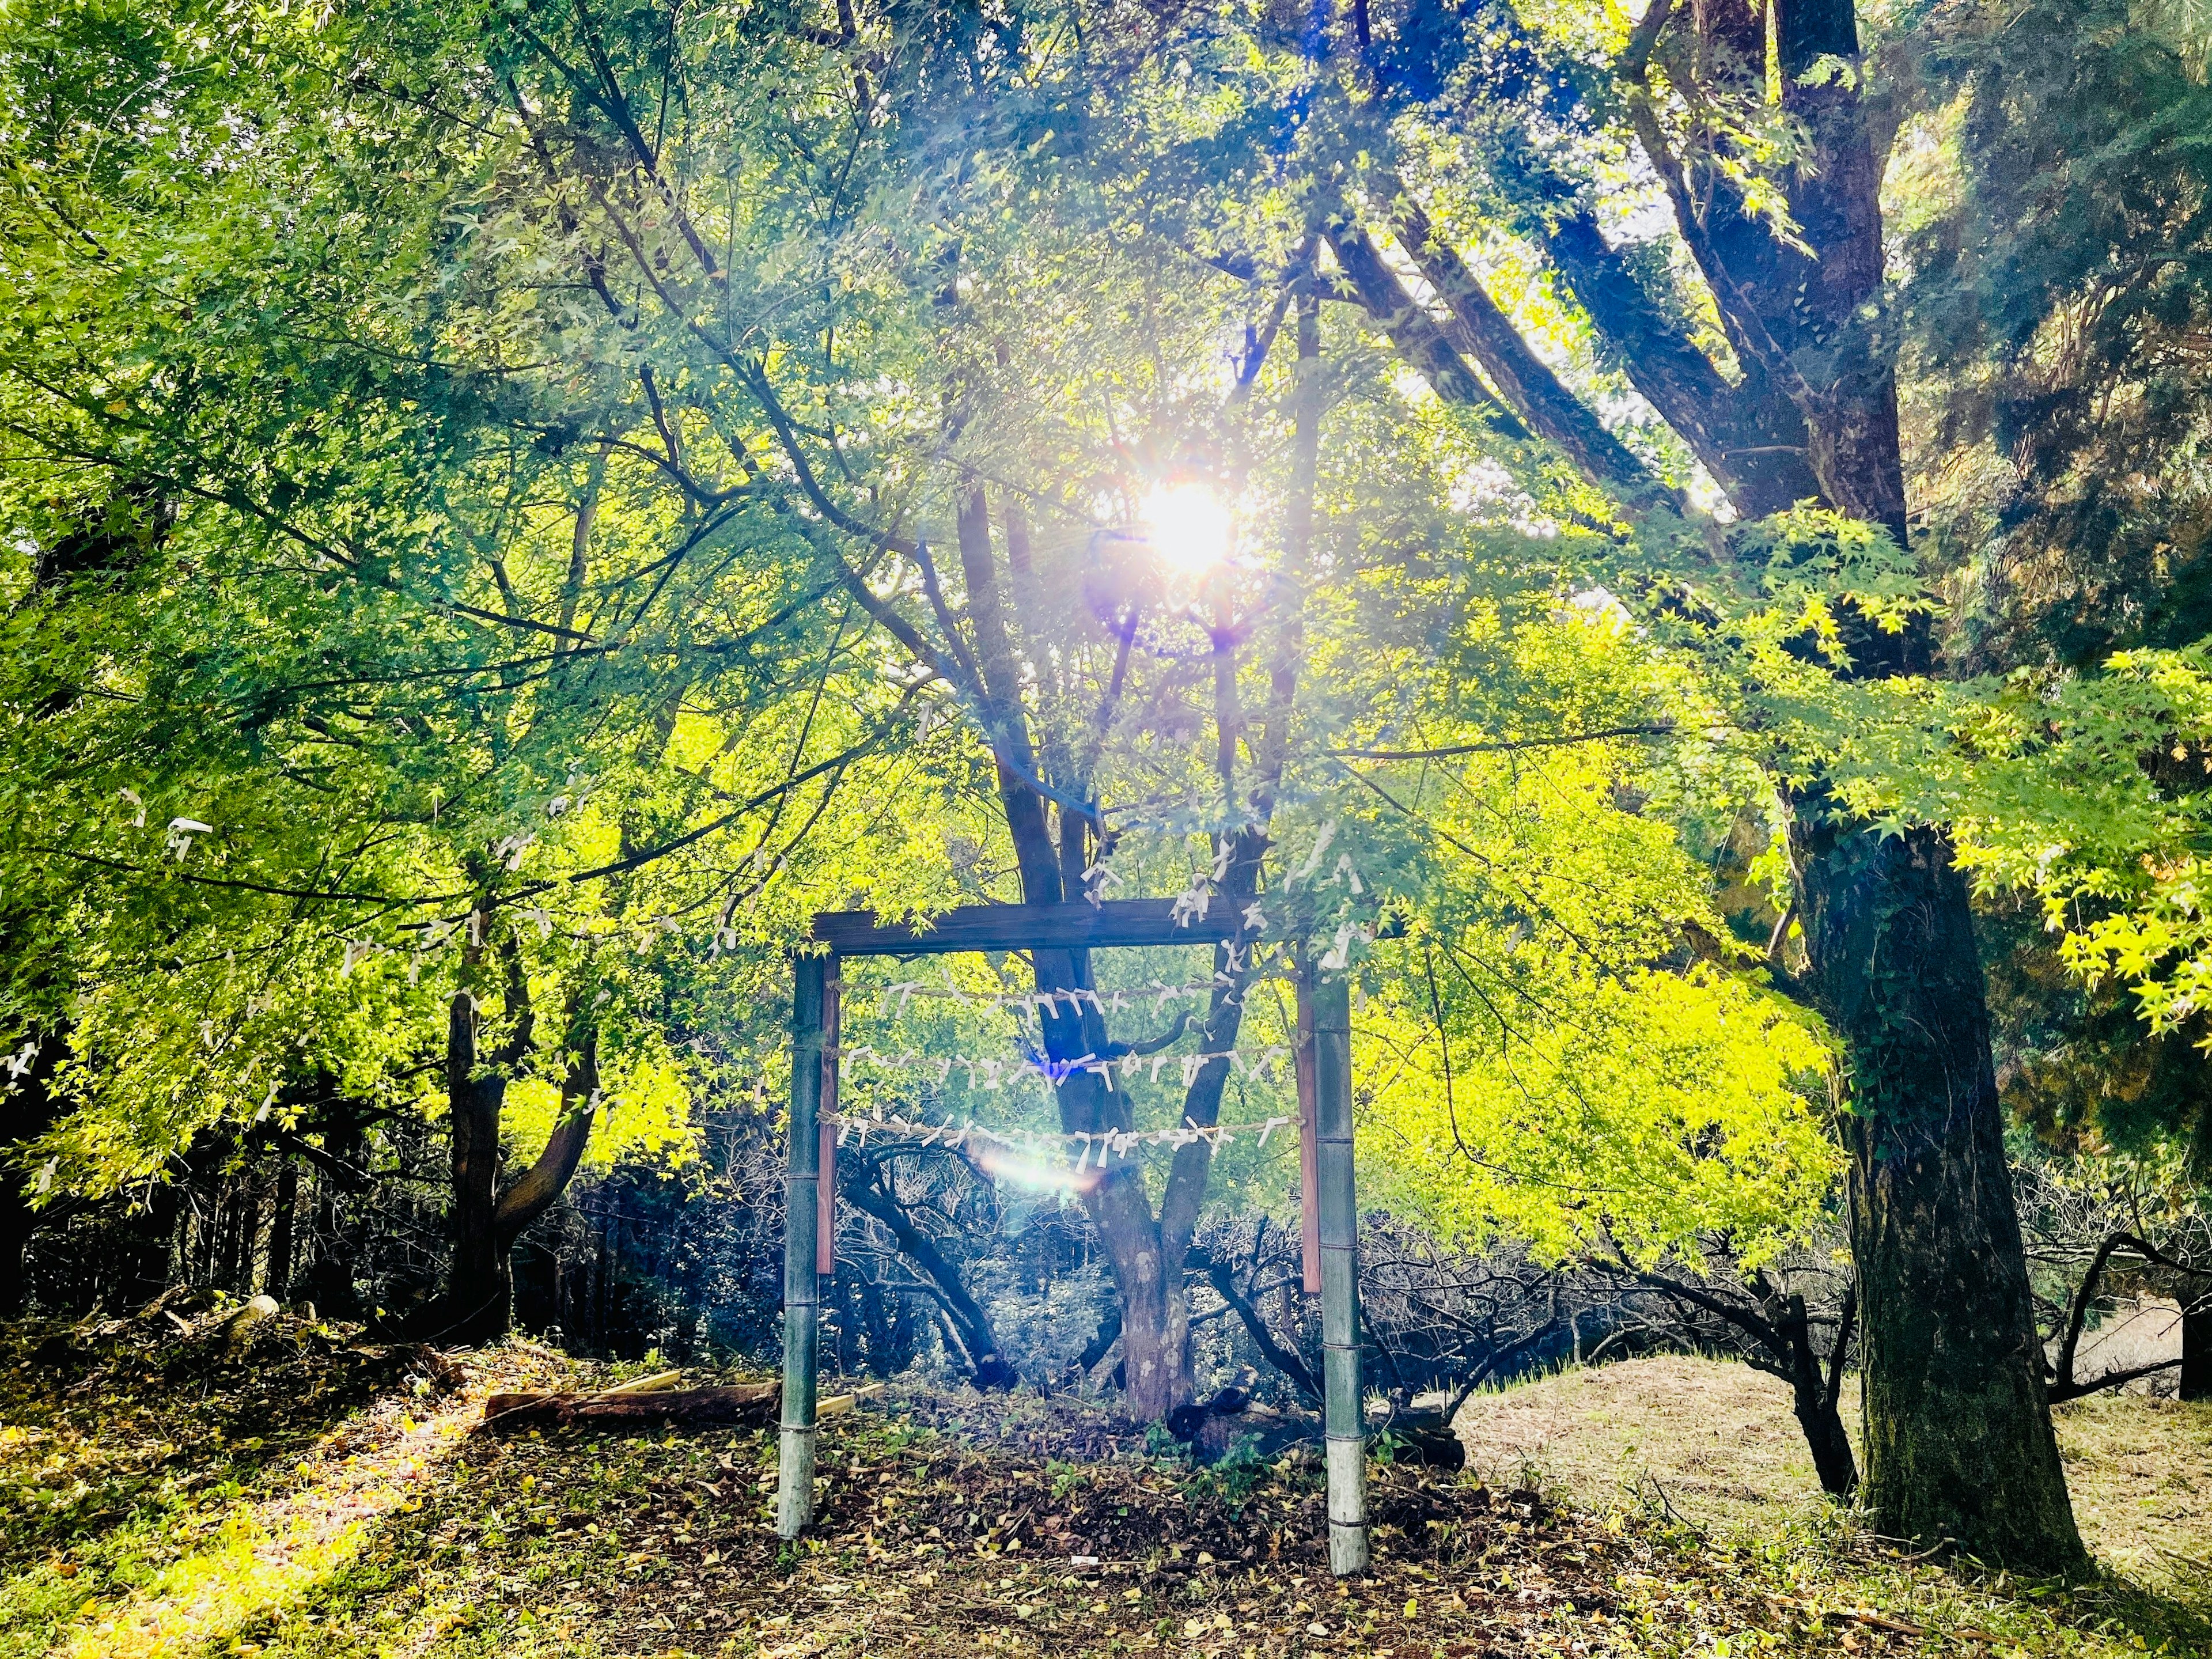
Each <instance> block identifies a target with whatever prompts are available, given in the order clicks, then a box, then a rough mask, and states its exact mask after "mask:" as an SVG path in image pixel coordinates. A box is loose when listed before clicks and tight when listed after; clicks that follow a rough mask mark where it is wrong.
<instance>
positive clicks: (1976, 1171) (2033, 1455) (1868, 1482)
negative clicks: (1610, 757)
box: [1797, 824, 2086, 1571]
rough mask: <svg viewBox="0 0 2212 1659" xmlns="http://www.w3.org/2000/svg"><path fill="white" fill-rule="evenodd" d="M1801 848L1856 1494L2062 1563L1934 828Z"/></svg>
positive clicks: (2074, 1547)
mask: <svg viewBox="0 0 2212 1659" xmlns="http://www.w3.org/2000/svg"><path fill="white" fill-rule="evenodd" d="M1797 852H1798V867H1799V871H1800V888H1799V896H1798V903H1799V914H1800V916H1801V918H1802V924H1803V927H1804V931H1805V939H1806V951H1807V955H1808V959H1809V963H1810V969H1809V974H1810V978H1811V981H1812V987H1813V989H1814V995H1815V998H1816V1000H1818V1002H1819V1003H1820V1008H1821V1012H1823V1014H1825V1015H1826V1018H1827V1019H1828V1021H1829V1023H1830V1024H1832V1026H1833V1028H1834V1029H1835V1030H1836V1033H1837V1035H1838V1036H1840V1037H1841V1038H1842V1039H1843V1042H1844V1053H1845V1055H1846V1065H1847V1067H1848V1071H1849V1079H1850V1097H1849V1101H1848V1105H1847V1109H1846V1111H1845V1115H1844V1119H1843V1128H1844V1140H1845V1144H1846V1146H1847V1148H1848V1150H1849V1152H1850V1199H1851V1206H1850V1207H1851V1243H1852V1254H1853V1255H1854V1257H1855V1258H1856V1261H1857V1276H1858V1290H1859V1318H1860V1321H1861V1336H1860V1355H1861V1375H1862V1384H1861V1386H1862V1389H1863V1394H1864V1401H1865V1419H1866V1451H1867V1467H1866V1475H1865V1486H1864V1489H1863V1493H1862V1497H1863V1501H1864V1503H1865V1505H1866V1507H1867V1508H1868V1509H1869V1510H1870V1511H1871V1512H1872V1514H1873V1515H1874V1516H1875V1524H1876V1525H1877V1526H1878V1527H1880V1528H1881V1530H1882V1531H1884V1532H1886V1533H1888V1534H1893V1535H1894V1536H1898V1537H1904V1538H1914V1539H1918V1540H1922V1541H1925V1542H1928V1543H1931V1544H1932V1543H1935V1542H1936V1541H1939V1540H1944V1539H1948V1540H1951V1541H1955V1542H1956V1543H1957V1544H1958V1545H1959V1546H1960V1547H1962V1548H1964V1549H1966V1550H1968V1551H1970V1552H1972V1553H1974V1554H1977V1555H1979V1556H1984V1557H1986V1558H1990V1559H1996V1560H2001V1561H2003V1562H2005V1563H2007V1564H2008V1565H2015V1566H2023V1567H2030V1568H2034V1569H2040V1570H2048V1571H2069V1570H2073V1569H2076V1568H2079V1567H2080V1566H2081V1565H2082V1564H2083V1562H2084V1560H2085V1559H2086V1558H2085V1557H2084V1555H2083V1553H2082V1549H2081V1538H2080V1535H2079V1534H2078V1533H2076V1531H2075V1526H2074V1516H2073V1511H2072V1510H2071V1508H2070V1507H2069V1504H2068V1500H2067V1495H2066V1479H2065V1474H2064V1471H2063V1469H2062V1468H2060V1465H2059V1461H2058V1446H2057V1439H2056V1437H2054V1436H2053V1434H2052V1432H2051V1409H2050V1402H2049V1400H2048V1398H2047V1395H2046V1393H2045V1383H2044V1377H2043V1350H2042V1344H2041V1341H2040V1340H2039V1335H2038V1333H2037V1330H2036V1325H2035V1318H2034V1310H2033V1304H2032V1303H2031V1302H2030V1300H2029V1296H2028V1285H2027V1258H2026V1255H2025V1254H2024V1252H2023V1249H2022V1246H2021V1232H2020V1219H2019V1217H2018V1215H2017V1213H2016V1212H2015V1209H2014V1205H2013V1193H2012V1179H2011V1176H2010V1173H2009V1171H2008V1169H2007V1167H2006V1163H2005V1152H2004V1125H2003V1120H2002V1115H2001V1108H2000V1107H1999V1104H1998V1101H1997V1091H1996V1079H1995V1077H1994V1075H1993V1073H1992V1071H1991V1068H1990V1036H1989V1014H1988V1012H1987V1010H1986V1007H1985V1006H1984V994H1983V984H1982V973H1981V964H1980V959H1979V957H1978V955H1977V954H1976V950H1975V944H1974V931H1973V920H1972V915H1971V913H1970V912H1969V910H1968V908H1967V902H1966V883H1965V881H1964V880H1963V879H1962V878H1960V875H1959V873H1958V872H1957V871H1956V870H1955V869H1954V868H1953V866H1952V864H1951V859H1950V851H1949V848H1948V843H1947V842H1946V841H1945V838H1944V837H1943V836H1942V833H1941V832H1940V831H1938V830H1936V829H1913V830H1910V831H1907V832H1905V834H1903V835H1895V836H1881V835H1879V834H1876V833H1874V832H1872V831H1869V830H1865V829H1859V828H1857V827H1856V826H1853V825H1849V824H1845V825H1839V826H1825V827H1821V826H1816V827H1814V828H1813V829H1811V830H1810V832H1809V833H1807V832H1805V831H1804V830H1802V829H1801V834H1800V837H1799V844H1798V848H1797Z"/></svg>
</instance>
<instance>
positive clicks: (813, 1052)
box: [775, 957, 829, 1538]
mask: <svg viewBox="0 0 2212 1659" xmlns="http://www.w3.org/2000/svg"><path fill="white" fill-rule="evenodd" d="M828 980H829V961H828V959H827V958H825V957H799V960H798V961H797V963H794V964H793V975H792V998H791V1151H790V1161H789V1164H788V1165H787V1169H786V1170H785V1174H784V1180H783V1417H782V1425H781V1426H782V1435H781V1443H780V1445H779V1448H778V1470H777V1486H776V1495H775V1532H776V1536H777V1537H779V1538H796V1537H798V1536H799V1534H800V1533H802V1532H804V1531H805V1530H806V1528H807V1527H808V1526H809V1525H810V1524H811V1523H812V1522H813V1520H814V1376H815V1365H816V1358H817V1355H816V1345H817V1341H818V1340H819V1336H820V1331H819V1327H818V1322H817V1315H818V1313H819V1310H820V1304H821V1299H822V1291H821V1283H820V1279H819V1278H818V1276H817V1259H816V1252H817V1249H819V1243H820V1241H819V1240H818V1238H817V1235H816V1225H817V1223H816V1217H817V1213H818V1209H817V1202H816V1200H817V1195H818V1194H817V1176H818V1171H819V1169H820V1164H819V1161H818V1160H819V1159H820V1158H821V1152H822V1143H821V1139H820V1137H819V1135H818V1134H817V1123H818V1121H819V1119H820V1115H821V1104H822V1080H823V1059H824V1056H823V1044H822V1026H823V1012H824V1010H823V989H824V987H825V985H826V984H827V982H828Z"/></svg>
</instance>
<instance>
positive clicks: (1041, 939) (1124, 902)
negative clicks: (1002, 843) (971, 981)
mask: <svg viewBox="0 0 2212 1659" xmlns="http://www.w3.org/2000/svg"><path fill="white" fill-rule="evenodd" d="M1242 925H1243V914H1242V913H1241V912H1240V911H1239V910H1238V909H1237V907H1236V906H1235V905H1234V904H1232V903H1231V902H1230V901H1229V900H1226V899H1216V900H1214V902H1212V905H1211V906H1210V907H1209V908H1208V913H1207V914H1206V915H1204V916H1195V917H1191V918H1189V919H1188V921H1187V922H1186V923H1185V924H1184V925H1182V926H1181V927H1178V926H1177V925H1176V916H1175V901H1174V900H1173V899H1109V900H1107V901H1106V902H1104V903H1103V904H1095V905H1094V904H1091V903H1089V902H1085V901H1084V900H1081V899H1078V900H1076V901H1074V902H1071V903H1067V904H971V905H967V906H964V907H963V908H960V909H957V910H947V911H946V912H945V914H944V915H941V916H938V917H936V918H934V919H933V920H932V921H929V922H927V923H926V924H924V925H923V927H921V928H918V929H917V928H914V927H903V926H899V925H896V924H890V923H884V922H878V921H877V920H876V918H875V916H874V915H873V914H872V912H870V911H866V910H825V911H823V913H822V914H821V915H817V916H816V917H815V918H814V931H813V933H812V934H811V938H812V939H813V940H814V942H815V943H816V944H817V945H828V946H829V948H830V950H831V951H835V952H836V954H837V955H839V956H841V957H918V956H944V955H946V954H949V953H950V952H951V951H1029V950H1043V951H1098V950H1108V949H1111V948H1113V947H1115V946H1116V945H1212V944H1215V943H1217V942H1218V941H1219V940H1222V939H1234V938H1236V937H1237V929H1238V928H1239V927H1241V926H1242Z"/></svg>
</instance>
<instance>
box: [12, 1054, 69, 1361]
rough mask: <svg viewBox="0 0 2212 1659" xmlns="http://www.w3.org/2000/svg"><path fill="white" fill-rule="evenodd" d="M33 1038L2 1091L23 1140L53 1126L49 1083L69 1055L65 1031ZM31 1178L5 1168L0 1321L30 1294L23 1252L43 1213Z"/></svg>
mask: <svg viewBox="0 0 2212 1659" xmlns="http://www.w3.org/2000/svg"><path fill="white" fill-rule="evenodd" d="M31 1036H32V1037H33V1040H34V1041H35V1042H37V1044H38V1049H37V1052H36V1053H34V1054H33V1055H32V1056H31V1063H30V1065H29V1066H28V1067H27V1069H26V1070H25V1072H24V1073H23V1075H22V1077H21V1079H20V1080H19V1081H18V1082H17V1083H16V1085H15V1087H14V1088H13V1089H12V1090H9V1091H7V1092H6V1093H5V1094H0V1103H4V1106H5V1109H6V1114H7V1115H6V1120H5V1121H6V1123H7V1134H6V1139H8V1140H9V1141H10V1142H15V1143H18V1144H20V1143H21V1142H23V1141H27V1140H30V1139H34V1138H36V1137H37V1136H40V1135H42V1134H44V1133H46V1131H47V1130H48V1129H50V1128H52V1127H53V1124H54V1119H55V1118H56V1116H57V1115H58V1105H57V1103H56V1102H55V1100H54V1097H53V1092H52V1088H51V1087H50V1085H51V1084H52V1080H53V1076H54V1073H56V1072H57V1071H58V1069H60V1066H61V1063H62V1060H64V1058H65V1057H66V1056H67V1054H68V1053H69V1042H68V1039H67V1037H66V1036H64V1035H63V1034H62V1033H59V1032H36V1031H34V1032H33V1033H32V1034H31ZM27 1180H28V1177H27V1176H25V1175H24V1174H23V1173H22V1172H21V1170H0V1319H14V1318H15V1317H17V1316H20V1315H21V1313H22V1311H23V1304H24V1303H25V1301H26V1300H27V1297H28V1294H29V1286H28V1283H27V1279H26V1278H25V1262H24V1255H25V1252H26V1251H27V1249H28V1248H29V1246H30V1243H31V1235H32V1234H33V1233H34V1232H36V1231H38V1228H39V1212H38V1211H37V1210H35V1209H33V1207H32V1204H31V1199H32V1194H31V1192H30V1190H29V1188H28V1187H27V1185H26V1182H27Z"/></svg>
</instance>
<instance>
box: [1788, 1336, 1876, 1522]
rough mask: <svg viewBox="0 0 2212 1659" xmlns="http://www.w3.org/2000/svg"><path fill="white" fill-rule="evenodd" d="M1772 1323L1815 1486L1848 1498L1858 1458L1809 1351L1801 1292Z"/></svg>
mask: <svg viewBox="0 0 2212 1659" xmlns="http://www.w3.org/2000/svg"><path fill="white" fill-rule="evenodd" d="M1776 1328H1778V1330H1779V1331H1780V1332H1781V1334H1782V1341H1783V1346H1784V1349H1785V1350H1786V1353H1787V1358H1788V1362H1789V1365H1790V1410H1791V1411H1792V1412H1794V1413H1796V1418H1797V1425H1798V1427H1800V1428H1802V1430H1804V1431H1805V1443H1806V1445H1807V1446H1808V1447H1809V1448H1811V1449H1812V1453H1813V1470H1814V1474H1818V1475H1819V1476H1820V1490H1821V1491H1822V1492H1826V1493H1827V1494H1828V1495H1829V1496H1830V1497H1832V1498H1849V1497H1850V1496H1851V1494H1852V1492H1854V1491H1856V1490H1857V1486H1858V1484H1859V1470H1858V1463H1857V1460H1856V1459H1854V1458H1853V1457H1852V1455H1851V1437H1850V1434H1849V1433H1848V1432H1847V1431H1845V1430H1844V1419H1843V1415H1842V1413H1840V1412H1838V1410H1837V1409H1836V1396H1835V1395H1834V1393H1833V1392H1832V1390H1831V1389H1829V1387H1828V1380H1827V1378H1826V1377H1825V1376H1822V1375H1821V1374H1820V1357H1819V1356H1818V1355H1817V1354H1815V1353H1814V1352H1813V1334H1812V1326H1811V1322H1810V1321H1809V1320H1808V1318H1807V1317H1806V1313H1805V1298H1804V1297H1802V1296H1791V1297H1790V1298H1789V1299H1788V1301H1787V1303H1786V1304H1784V1309H1783V1311H1782V1317H1781V1318H1780V1319H1779V1320H1778V1321H1777V1322H1776ZM1849 1335H1850V1333H1849V1331H1848V1329H1847V1328H1846V1329H1839V1330H1838V1332H1837V1335H1836V1340H1837V1341H1838V1343H1841V1342H1844V1341H1847V1340H1849Z"/></svg>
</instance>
